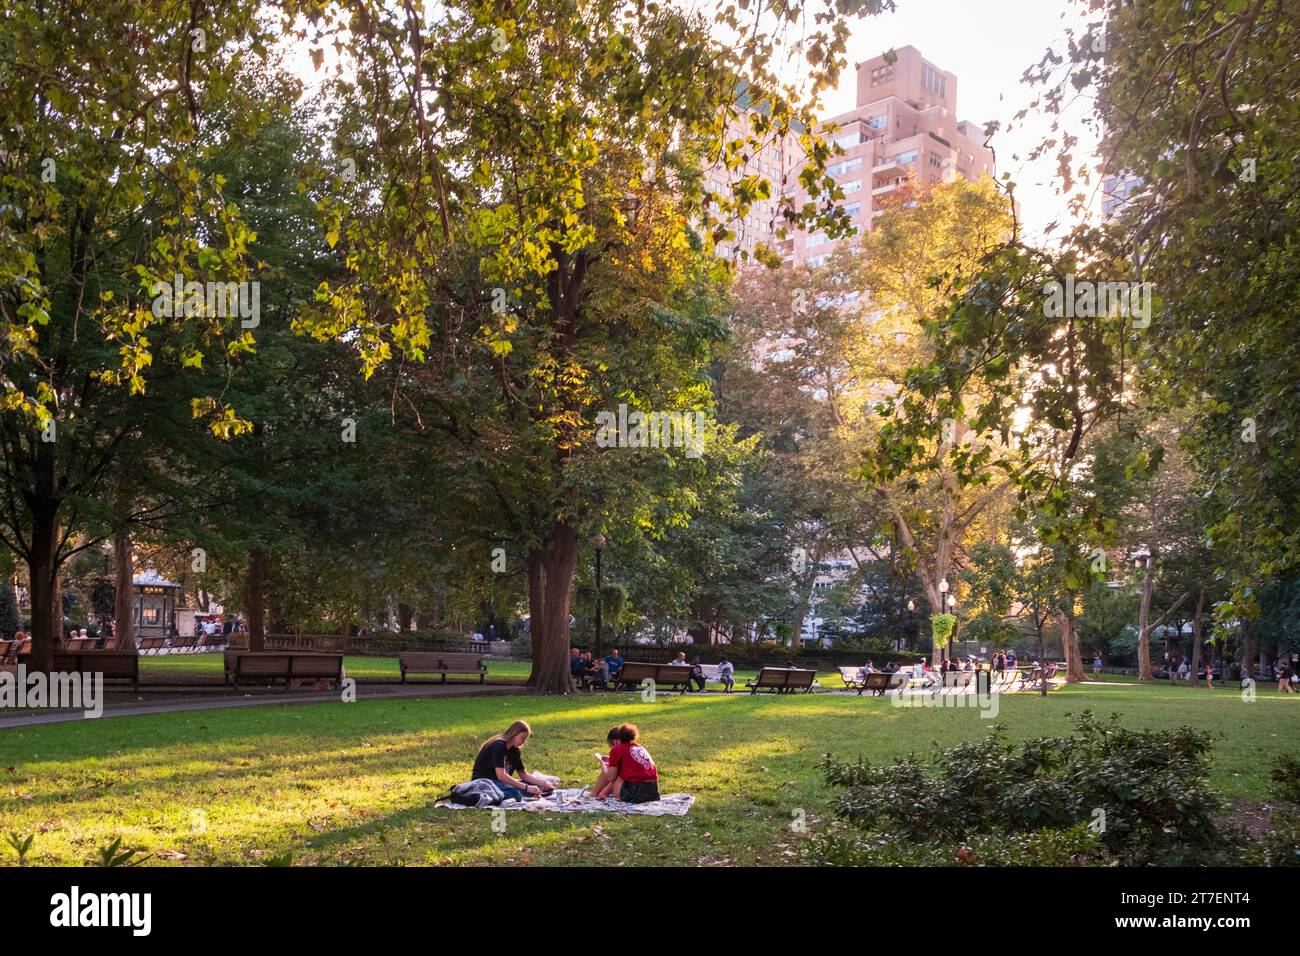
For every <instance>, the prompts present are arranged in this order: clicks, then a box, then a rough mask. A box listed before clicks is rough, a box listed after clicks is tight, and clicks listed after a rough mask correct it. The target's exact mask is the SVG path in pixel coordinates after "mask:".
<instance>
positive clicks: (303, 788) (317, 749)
mask: <svg viewBox="0 0 1300 956" xmlns="http://www.w3.org/2000/svg"><path fill="white" fill-rule="evenodd" d="M1085 708H1091V709H1092V710H1093V711H1094V712H1095V713H1097V714H1098V715H1099V716H1103V717H1105V716H1108V715H1109V714H1110V713H1111V712H1113V711H1120V712H1121V713H1123V714H1124V715H1125V721H1126V724H1127V725H1128V726H1131V727H1135V728H1136V727H1152V728H1156V729H1159V728H1167V727H1173V726H1177V725H1179V724H1191V725H1193V726H1197V727H1201V728H1203V729H1207V730H1210V731H1213V732H1216V733H1219V734H1221V735H1222V736H1221V739H1220V741H1219V742H1218V743H1217V744H1216V747H1215V754H1214V761H1215V762H1214V765H1213V767H1214V779H1213V782H1214V784H1215V786H1217V787H1219V788H1220V789H1222V790H1224V792H1225V793H1227V794H1229V795H1250V796H1258V795H1261V794H1262V793H1263V791H1264V788H1265V787H1266V785H1267V780H1266V777H1267V769H1266V768H1267V766H1268V763H1269V761H1270V759H1271V756H1272V754H1273V753H1275V752H1281V751H1283V750H1286V749H1287V748H1288V747H1289V746H1290V744H1291V741H1292V740H1293V739H1294V736H1295V732H1296V731H1297V730H1300V709H1298V706H1297V703H1296V700H1295V699H1292V698H1288V699H1285V700H1283V699H1281V698H1278V697H1277V696H1276V694H1275V693H1274V694H1273V696H1271V697H1270V696H1269V695H1268V694H1266V693H1264V692H1261V693H1260V694H1259V696H1258V698H1257V701H1256V702H1255V703H1254V704H1251V705H1247V704H1244V703H1242V702H1241V700H1240V696H1239V695H1237V694H1233V693H1231V692H1227V691H1224V692H1217V691H1216V692H1214V693H1213V694H1211V693H1210V692H1206V691H1201V692H1199V693H1198V692H1197V691H1194V690H1189V689H1185V688H1170V687H1168V686H1160V685H1134V684H1113V685H1106V686H1091V687H1078V688H1068V689H1066V690H1063V691H1055V692H1053V693H1052V694H1051V695H1049V696H1048V697H1047V698H1046V699H1041V698H1039V697H1037V696H1035V695H1018V696H1013V697H1008V698H1005V699H1003V700H1002V701H1001V711H1000V713H999V715H998V718H997V720H986V719H982V718H980V717H979V712H978V711H977V710H975V709H935V710H931V709H914V710H913V709H901V708H896V707H894V706H892V705H891V703H890V702H889V701H888V699H881V698H866V697H862V698H858V697H843V696H830V695H816V694H813V695H791V696H776V695H769V696H758V697H750V696H749V695H734V696H730V697H724V696H722V695H717V694H710V695H699V696H696V695H687V696H684V697H683V696H678V695H660V696H659V698H658V699H657V700H656V701H655V702H653V703H648V702H644V701H642V699H641V697H640V695H639V694H618V695H614V694H609V695H599V696H586V695H583V696H576V697H568V698H556V697H533V696H522V695H520V696H511V697H507V698H501V697H479V698H465V699H442V700H374V701H369V702H362V703H358V704H341V703H328V704H304V705H297V706H286V707H275V706H270V707H258V708H251V709H246V710H239V711H230V710H226V711H203V712H192V713H185V714H168V715H158V716H149V717H130V718H113V719H108V720H100V721H87V722H77V723H73V724H61V725H50V726H41V727H28V728H23V729H22V730H10V731H5V732H0V782H3V789H0V832H9V831H16V832H19V833H33V834H34V835H35V842H34V845H33V848H32V853H31V855H30V857H29V858H30V860H31V862H33V863H58V864H77V863H85V862H88V861H89V860H91V859H92V858H93V857H94V856H95V854H96V850H97V848H99V847H101V846H105V845H107V844H108V843H110V842H112V840H113V839H114V838H116V837H118V836H121V837H122V838H123V842H124V844H126V845H128V846H132V847H138V848H140V849H142V850H144V851H146V852H149V853H152V854H155V856H154V857H153V858H152V859H151V861H150V862H152V863H167V862H169V861H175V862H182V858H181V857H180V854H184V857H183V862H186V863H234V864H250V863H254V864H255V863H257V862H259V861H263V862H264V861H267V860H271V859H273V858H275V857H277V856H279V855H281V854H285V853H292V859H293V862H294V863H296V864H312V863H351V862H371V863H409V864H420V863H435V862H436V863H484V862H492V863H504V862H507V861H513V862H529V861H531V862H538V863H588V862H592V863H594V862H629V863H638V862H639V863H650V864H654V863H683V862H688V863H689V862H698V861H706V862H708V861H717V860H727V861H731V862H750V861H754V860H756V859H757V858H758V856H759V855H761V853H762V852H764V851H763V850H762V849H761V848H762V847H765V846H776V847H778V848H779V854H780V856H779V857H769V859H768V862H777V861H781V860H790V859H793V850H792V849H791V846H792V844H790V843H789V840H790V839H791V833H790V830H789V824H790V820H791V816H792V813H794V812H795V811H796V810H799V811H803V812H806V813H807V815H808V819H810V820H814V821H815V820H824V819H825V818H826V815H827V814H828V812H829V800H830V798H829V794H828V793H827V791H826V788H825V787H824V785H823V784H822V780H821V772H820V764H821V761H822V759H823V757H824V755H825V754H827V753H832V754H834V756H835V757H836V758H837V759H846V760H852V759H856V758H858V757H859V756H862V757H866V758H868V759H870V760H871V761H872V762H875V763H881V762H888V761H891V760H894V759H898V758H901V757H903V756H905V755H906V754H907V753H908V752H911V751H915V752H916V753H917V754H918V755H919V756H925V755H926V754H927V753H928V752H930V751H931V750H932V749H933V748H935V747H940V746H951V745H952V744H954V743H956V742H959V741H963V740H966V741H974V740H979V739H982V738H983V737H984V736H985V735H986V734H987V733H989V732H990V730H991V729H992V725H993V724H994V723H997V724H1002V725H1005V726H1006V728H1007V733H1008V736H1009V737H1010V738H1012V739H1021V738H1026V737H1036V736H1042V735H1048V734H1058V733H1065V732H1068V731H1069V728H1070V718H1069V717H1068V716H1067V715H1068V714H1069V713H1070V712H1075V713H1077V712H1079V711H1082V710H1083V709H1085ZM517 718H523V719H526V720H528V721H529V722H530V723H531V724H532V725H533V728H534V732H535V733H534V737H533V738H532V740H530V741H529V743H528V744H527V746H526V747H525V748H524V758H525V761H526V763H527V765H528V767H529V769H531V770H534V771H538V772H544V773H551V774H555V775H557V776H559V777H560V778H561V779H562V780H563V781H564V783H565V784H566V785H570V786H582V785H584V784H590V783H592V782H593V781H594V778H595V776H596V772H597V768H598V764H597V761H596V758H595V754H596V753H598V752H600V753H603V752H605V751H606V750H607V745H606V742H605V735H606V733H607V731H608V730H609V728H610V727H612V726H614V725H616V724H618V723H620V722H622V721H630V722H632V723H635V724H637V725H638V727H639V728H640V730H641V734H642V739H643V740H644V741H645V744H646V746H647V747H648V748H649V750H650V752H651V753H652V754H653V755H654V757H655V760H656V762H657V763H658V765H659V767H660V769H661V776H662V789H663V792H665V793H668V792H688V793H692V794H694V795H695V796H696V798H697V800H696V804H695V806H694V807H693V808H692V810H691V812H690V813H689V814H688V815H687V816H686V817H682V818H654V817H640V816H623V815H619V814H614V813H611V814H583V815H576V816H575V815H565V814H549V813H512V814H508V815H507V816H508V824H507V832H506V833H505V834H497V833H494V832H492V830H491V828H490V821H491V814H489V813H486V812H479V811H450V810H440V809H435V808H434V807H433V803H434V801H435V800H437V799H438V798H439V797H441V796H442V795H444V794H445V793H446V792H447V790H448V788H449V787H450V786H451V785H453V784H455V783H459V782H461V781H463V780H465V779H467V778H468V776H469V773H470V767H471V764H472V761H473V757H474V754H475V752H476V750H477V748H478V746H479V744H481V743H482V742H483V740H485V739H486V738H487V737H489V736H491V735H492V734H493V733H496V732H498V731H500V730H502V729H503V728H504V727H506V726H507V725H508V724H509V723H510V722H511V721H513V720H515V719H517ZM11 767H12V768H13V769H12V770H10V769H9V768H11ZM787 854H790V855H787ZM0 860H3V861H5V862H12V860H13V857H12V856H4V857H0Z"/></svg>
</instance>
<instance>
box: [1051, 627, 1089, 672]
mask: <svg viewBox="0 0 1300 956" xmlns="http://www.w3.org/2000/svg"><path fill="white" fill-rule="evenodd" d="M1056 619H1057V621H1058V623H1060V625H1061V647H1062V648H1063V649H1064V650H1065V681H1066V683H1067V684H1077V683H1079V682H1080V681H1081V680H1083V679H1084V673H1083V653H1082V652H1081V651H1080V650H1079V632H1078V631H1076V630H1075V628H1074V615H1073V614H1071V613H1069V612H1068V611H1059V612H1057V615H1056Z"/></svg>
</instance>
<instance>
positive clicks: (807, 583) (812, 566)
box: [794, 538, 825, 650]
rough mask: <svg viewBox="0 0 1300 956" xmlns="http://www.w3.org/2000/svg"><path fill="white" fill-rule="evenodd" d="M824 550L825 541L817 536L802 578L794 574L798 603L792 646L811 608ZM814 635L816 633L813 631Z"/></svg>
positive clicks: (799, 636) (797, 642) (795, 644)
mask: <svg viewBox="0 0 1300 956" xmlns="http://www.w3.org/2000/svg"><path fill="white" fill-rule="evenodd" d="M824 550H825V543H824V542H823V541H822V539H820V538H818V539H817V541H816V542H815V543H814V544H813V553H812V554H810V555H808V556H807V561H808V569H807V571H806V572H805V578H804V580H802V581H801V580H799V578H798V577H797V576H796V578H795V583H796V584H797V585H798V587H799V594H800V599H799V605H798V607H796V608H795V621H794V647H795V649H796V650H798V648H799V639H800V638H801V637H803V622H804V621H806V620H807V619H808V611H809V610H810V609H811V608H812V598H813V592H814V591H815V590H816V588H817V568H818V567H819V566H820V565H821V561H822V552H823V551H824ZM814 636H816V634H815V633H814Z"/></svg>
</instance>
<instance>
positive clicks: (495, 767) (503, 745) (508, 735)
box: [470, 720, 554, 800]
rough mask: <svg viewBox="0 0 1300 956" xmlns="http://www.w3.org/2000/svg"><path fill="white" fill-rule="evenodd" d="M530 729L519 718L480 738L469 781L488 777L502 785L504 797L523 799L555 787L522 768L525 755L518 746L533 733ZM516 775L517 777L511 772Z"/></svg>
mask: <svg viewBox="0 0 1300 956" xmlns="http://www.w3.org/2000/svg"><path fill="white" fill-rule="evenodd" d="M532 733H533V728H531V727H529V726H528V724H526V723H525V722H524V721H522V720H516V721H515V722H514V723H513V724H511V725H510V726H509V727H507V728H506V729H505V730H503V731H502V732H501V733H499V734H497V735H496V736H495V737H489V738H488V739H487V740H485V741H483V745H482V746H481V747H479V749H478V756H477V757H475V758H474V772H473V773H472V774H471V775H470V779H471V780H491V781H492V782H493V783H495V784H496V785H497V786H498V787H500V788H501V790H502V792H503V793H504V794H505V799H507V800H509V799H511V798H512V797H513V798H514V799H516V800H522V799H523V798H524V797H536V796H541V795H542V794H545V793H550V792H551V791H552V790H553V789H554V788H553V787H552V786H551V784H550V783H549V782H548V781H546V780H543V779H542V778H540V777H534V776H533V775H532V774H530V773H529V772H528V771H527V770H525V769H524V758H523V755H522V754H521V753H520V752H519V749H520V748H521V747H523V745H524V744H526V743H527V742H528V738H529V737H530V736H532ZM516 773H517V774H519V779H518V780H516V779H515V778H514V777H513V776H512V774H516Z"/></svg>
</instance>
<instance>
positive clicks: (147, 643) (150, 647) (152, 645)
mask: <svg viewBox="0 0 1300 956" xmlns="http://www.w3.org/2000/svg"><path fill="white" fill-rule="evenodd" d="M135 646H136V650H138V651H139V652H140V653H141V654H148V653H150V652H152V653H154V654H157V653H158V652H159V651H161V650H162V649H163V648H164V647H166V646H167V638H165V637H141V638H138V639H137V640H136V642H135Z"/></svg>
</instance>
